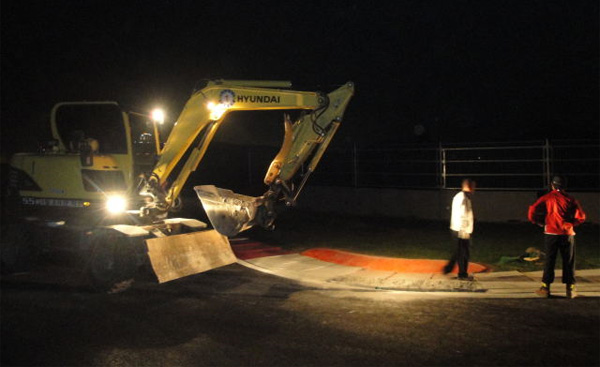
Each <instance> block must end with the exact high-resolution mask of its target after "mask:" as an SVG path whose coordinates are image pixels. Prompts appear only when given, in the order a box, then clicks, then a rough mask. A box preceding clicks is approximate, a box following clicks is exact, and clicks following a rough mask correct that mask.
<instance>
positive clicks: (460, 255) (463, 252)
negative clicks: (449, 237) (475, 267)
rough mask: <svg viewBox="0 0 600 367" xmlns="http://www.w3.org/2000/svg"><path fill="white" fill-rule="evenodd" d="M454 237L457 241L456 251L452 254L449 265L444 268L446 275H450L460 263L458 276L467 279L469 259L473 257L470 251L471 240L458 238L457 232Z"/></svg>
mask: <svg viewBox="0 0 600 367" xmlns="http://www.w3.org/2000/svg"><path fill="white" fill-rule="evenodd" d="M454 235H455V237H456V239H457V247H456V251H455V252H454V254H452V257H451V258H450V260H449V261H448V264H446V266H444V273H446V274H447V273H450V272H451V271H452V269H454V264H456V263H458V276H459V277H466V276H468V275H469V273H467V269H468V267H469V257H470V255H471V253H470V250H469V247H470V242H471V240H465V239H462V238H458V233H457V232H454Z"/></svg>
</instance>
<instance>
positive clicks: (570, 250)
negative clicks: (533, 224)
mask: <svg viewBox="0 0 600 367" xmlns="http://www.w3.org/2000/svg"><path fill="white" fill-rule="evenodd" d="M544 243H545V245H546V263H545V264H544V276H543V277H542V282H544V283H546V284H548V286H550V284H551V283H552V282H554V266H555V265H556V256H557V254H558V252H559V251H560V256H561V257H562V262H563V275H562V282H563V283H565V284H575V236H566V235H565V236H562V235H551V234H545V235H544Z"/></svg>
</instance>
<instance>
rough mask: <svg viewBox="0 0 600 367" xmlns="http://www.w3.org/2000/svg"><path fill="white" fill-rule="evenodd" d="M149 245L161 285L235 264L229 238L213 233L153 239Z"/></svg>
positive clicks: (151, 260) (211, 231)
mask: <svg viewBox="0 0 600 367" xmlns="http://www.w3.org/2000/svg"><path fill="white" fill-rule="evenodd" d="M146 244H147V246H148V257H150V263H151V265H152V268H153V269H154V273H155V274H156V276H157V278H158V282H159V283H164V282H168V281H170V280H174V279H179V278H182V277H185V276H188V275H192V274H197V273H201V272H203V271H207V270H211V269H214V268H218V267H221V266H225V265H229V264H233V263H234V262H236V258H235V255H234V254H233V251H232V250H231V246H230V245H229V240H228V239H227V237H225V236H223V235H221V234H219V233H217V231H214V230H209V231H200V232H193V233H185V234H179V235H174V236H166V237H158V238H151V239H148V240H146Z"/></svg>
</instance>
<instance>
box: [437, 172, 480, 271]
mask: <svg viewBox="0 0 600 367" xmlns="http://www.w3.org/2000/svg"><path fill="white" fill-rule="evenodd" d="M474 191H475V181H473V180H471V179H469V178H466V179H464V180H463V182H462V191H461V192H459V193H458V194H456V195H454V199H452V214H451V217H450V229H451V230H452V232H453V234H454V235H455V237H456V238H457V239H458V246H457V248H456V251H455V252H454V254H453V255H452V257H451V258H450V261H448V264H446V266H444V274H448V273H450V272H451V271H452V269H454V265H455V264H456V263H458V279H459V280H472V278H471V277H469V274H468V272H467V269H468V267H469V256H470V252H469V247H470V244H471V243H470V242H471V234H472V233H473V206H472V205H471V196H472V195H473V192H474Z"/></svg>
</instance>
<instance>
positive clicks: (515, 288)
mask: <svg viewBox="0 0 600 367" xmlns="http://www.w3.org/2000/svg"><path fill="white" fill-rule="evenodd" d="M237 262H238V264H240V265H242V266H245V267H248V268H251V269H254V270H256V271H261V272H263V273H267V274H271V275H275V276H279V277H282V278H286V279H291V280H294V281H296V282H298V283H300V284H303V285H307V286H311V287H317V288H323V289H330V290H331V289H336V290H355V291H356V290H360V291H373V292H393V293H411V294H419V293H420V294H425V293H427V294H430V295H438V296H444V297H482V298H535V297H536V296H535V294H534V293H533V291H534V290H535V289H537V287H538V286H539V282H540V281H541V272H528V273H521V272H518V271H508V272H496V273H494V272H491V273H481V274H475V280H474V281H459V280H457V279H455V278H454V279H453V278H451V277H447V276H444V275H442V274H415V273H396V272H389V271H373V270H365V269H363V268H360V267H353V266H344V265H338V264H333V263H328V262H324V261H321V260H317V259H313V258H309V257H306V256H302V255H300V254H289V255H276V256H268V257H261V258H255V259H250V260H241V259H238V260H237ZM560 273H561V272H560V270H557V274H556V279H557V281H560ZM577 276H578V279H579V282H578V285H577V287H578V293H579V294H580V295H581V296H586V297H600V269H589V270H581V271H578V273H577ZM552 293H553V294H554V295H556V296H558V297H561V296H562V297H564V295H565V290H564V286H563V285H562V284H559V283H555V284H554V286H553V288H552Z"/></svg>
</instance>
